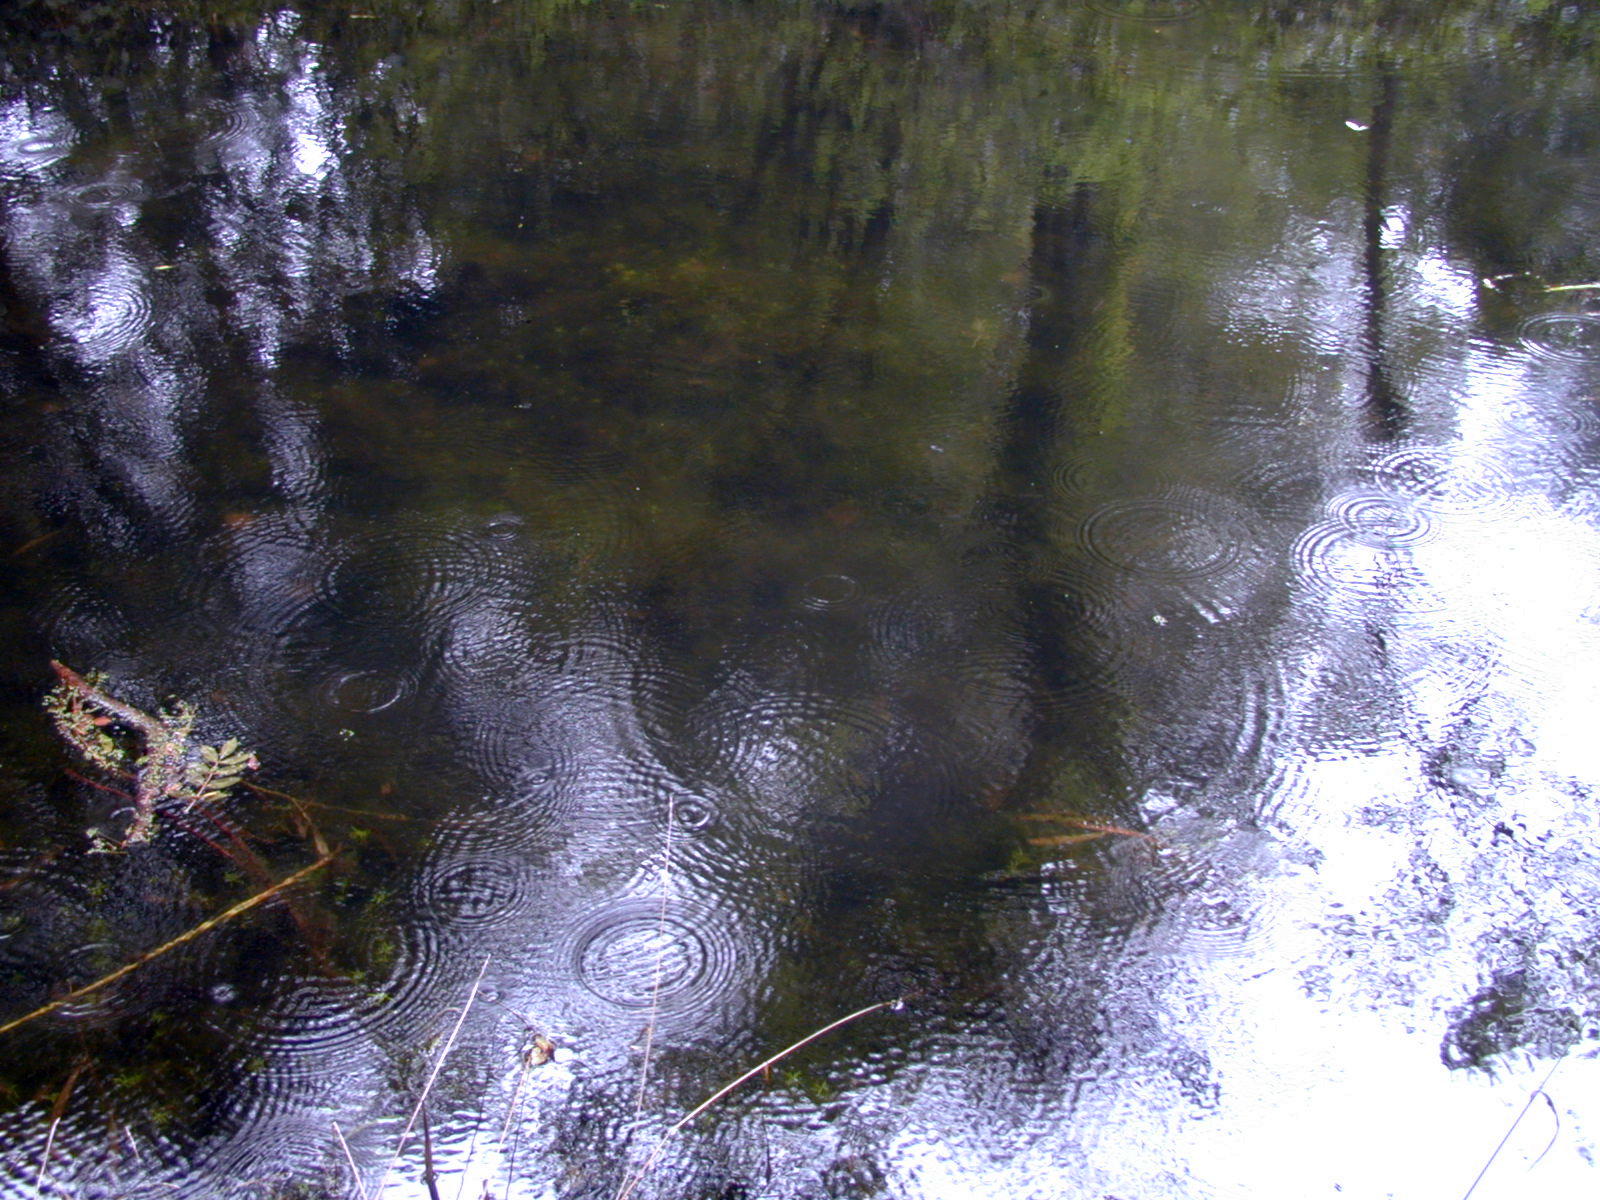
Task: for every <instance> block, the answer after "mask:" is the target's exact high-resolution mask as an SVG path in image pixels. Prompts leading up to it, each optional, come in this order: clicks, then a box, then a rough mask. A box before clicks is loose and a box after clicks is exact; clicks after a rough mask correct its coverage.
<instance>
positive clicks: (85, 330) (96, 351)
mask: <svg viewBox="0 0 1600 1200" xmlns="http://www.w3.org/2000/svg"><path fill="white" fill-rule="evenodd" d="M53 315H54V319H55V321H56V322H57V324H58V326H59V327H60V328H61V329H62V330H63V331H64V332H65V333H66V334H67V336H68V337H70V338H71V339H72V340H73V341H74V342H76V343H77V344H78V346H79V347H80V348H81V349H82V350H83V351H85V352H86V353H89V354H92V355H93V356H94V357H96V358H106V357H109V356H111V355H113V354H117V353H119V352H121V351H123V350H126V349H128V348H129V347H131V346H134V345H137V344H138V343H139V342H140V341H142V340H143V339H144V337H145V335H146V334H147V333H148V332H149V330H150V326H151V324H152V322H153V320H154V307H153V306H152V304H151V301H150V293H149V291H148V290H147V289H146V288H144V287H143V286H142V285H141V284H140V283H139V281H138V280H137V279H135V278H132V277H131V276H130V275H129V274H128V273H126V272H125V271H118V272H108V274H107V275H106V276H102V277H100V278H97V279H95V280H94V281H93V282H91V283H90V284H89V285H88V286H87V287H85V288H83V289H82V290H81V291H79V292H77V293H76V294H75V295H74V298H73V300H72V301H71V302H70V303H68V304H67V305H64V306H63V307H62V308H61V309H60V310H59V311H58V312H56V313H55V314H53Z"/></svg>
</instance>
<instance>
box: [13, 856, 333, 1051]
mask: <svg viewBox="0 0 1600 1200" xmlns="http://www.w3.org/2000/svg"><path fill="white" fill-rule="evenodd" d="M333 859H334V856H333V855H331V854H329V855H325V856H324V857H322V858H319V859H318V860H317V861H316V862H314V863H312V864H311V865H310V866H309V867H301V868H300V870H298V871H296V872H295V873H294V874H293V875H291V876H289V877H288V878H287V879H284V880H282V881H280V882H278V883H275V884H273V885H272V886H271V887H269V888H268V889H267V890H266V891H264V892H257V893H256V894H255V895H254V896H251V897H250V898H249V899H248V900H241V901H239V903H237V904H235V905H234V906H233V907H232V908H229V909H227V910H225V911H223V912H220V913H218V914H217V915H216V916H214V917H209V918H207V919H206V920H204V921H201V922H200V924H198V925H196V926H195V927H194V928H193V929H190V930H188V931H187V932H185V933H180V934H179V935H178V936H177V937H175V938H173V939H172V940H171V941H170V942H165V943H163V944H162V945H160V946H157V947H156V948H155V949H154V950H151V951H149V952H148V953H146V954H141V955H140V956H139V957H138V958H136V959H134V960H133V961H132V962H130V963H127V964H125V965H124V966H120V967H118V968H117V969H116V970H115V971H113V972H111V974H109V975H104V976H101V977H100V978H99V979H96V980H95V981H94V982H93V983H86V984H84V985H83V986H82V987H81V988H74V989H73V990H72V991H70V992H68V993H67V994H66V995H65V996H58V997H57V998H56V999H54V1000H52V1001H50V1003H49V1004H45V1005H42V1006H41V1007H39V1008H36V1009H34V1010H33V1011H32V1012H31V1013H26V1014H24V1015H23V1016H20V1017H17V1018H15V1019H14V1020H10V1021H7V1022H6V1023H5V1024H4V1025H0V1034H4V1033H10V1032H11V1031H12V1030H13V1029H17V1028H19V1027H20V1026H23V1025H26V1024H27V1023H28V1022H29V1021H36V1020H38V1019H39V1018H40V1017H43V1016H48V1015H49V1014H50V1013H53V1012H55V1011H56V1010H57V1009H58V1008H61V1007H62V1006H63V1005H66V1004H71V1003H72V1002H73V1001H74V1000H81V999H82V998H83V997H85V996H88V995H91V994H93V993H94V992H98V991H99V990H100V989H101V988H103V987H105V986H106V985H107V984H112V983H115V982H116V981H117V980H119V979H121V978H122V977H123V976H124V975H130V974H132V973H133V972H134V971H137V970H138V969H139V968H140V967H142V966H144V965H145V964H146V963H148V962H152V961H154V960H155V959H158V958H160V957H161V956H162V955H163V954H165V953H167V951H169V950H175V949H177V948H178V947H179V946H181V945H183V944H184V943H185V942H190V941H193V940H194V939H195V938H197V937H199V936H200V935H201V934H202V933H209V932H210V931H211V930H213V929H215V928H216V927H217V926H218V925H221V924H222V923H223V922H225V921H231V920H233V918H234V917H237V916H239V915H240V914H242V913H247V912H249V911H250V910H251V909H252V908H256V907H258V906H259V905H262V904H265V903H266V902H267V901H268V900H271V899H272V898H273V897H274V896H276V895H278V893H280V892H282V891H284V890H285V889H287V888H291V887H293V886H294V885H295V884H297V883H299V882H300V881H301V880H302V879H304V878H306V876H308V875H310V874H312V873H313V872H316V871H320V870H322V868H323V867H325V866H327V865H328V864H329V863H331V862H332V861H333Z"/></svg>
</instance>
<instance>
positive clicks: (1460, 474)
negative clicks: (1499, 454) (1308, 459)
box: [1370, 446, 1516, 517]
mask: <svg viewBox="0 0 1600 1200" xmlns="http://www.w3.org/2000/svg"><path fill="white" fill-rule="evenodd" d="M1370 474H1371V477H1372V479H1373V480H1374V482H1376V483H1377V485H1378V486H1379V487H1380V488H1382V489H1384V490H1385V491H1388V492H1393V493H1398V494H1399V495H1401V496H1404V497H1407V498H1408V499H1410V500H1411V501H1412V502H1413V503H1415V504H1416V505H1417V506H1418V507H1419V508H1422V509H1425V510H1427V511H1428V512H1431V513H1434V514H1436V515H1439V516H1478V517H1492V516H1496V515H1499V514H1500V513H1501V512H1502V511H1503V510H1504V509H1505V508H1506V507H1507V505H1509V504H1510V502H1511V498H1512V496H1513V494H1514V493H1515V491H1516V483H1515V481H1514V480H1513V479H1512V478H1511V476H1510V475H1509V474H1507V472H1506V471H1505V470H1504V469H1503V468H1502V467H1500V466H1499V465H1498V464H1496V463H1494V462H1491V461H1489V460H1487V459H1484V458H1481V457H1478V456H1477V455H1474V454H1473V453H1471V452H1470V451H1467V450H1465V449H1460V448H1456V447H1451V446H1415V447H1408V448H1406V449H1402V450H1396V451H1395V452H1394V453H1392V454H1387V455H1384V456H1383V457H1382V458H1380V459H1378V461H1377V462H1376V463H1374V464H1373V465H1372V468H1371V471H1370Z"/></svg>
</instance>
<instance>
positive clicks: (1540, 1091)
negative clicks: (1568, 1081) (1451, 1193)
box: [1461, 1054, 1567, 1200]
mask: <svg viewBox="0 0 1600 1200" xmlns="http://www.w3.org/2000/svg"><path fill="white" fill-rule="evenodd" d="M1566 1060H1567V1056H1566V1055H1565V1054H1563V1055H1562V1056H1561V1057H1560V1058H1558V1059H1556V1061H1555V1062H1553V1063H1551V1064H1550V1069H1549V1070H1548V1071H1546V1072H1545V1073H1544V1078H1543V1079H1541V1080H1540V1081H1539V1086H1538V1087H1536V1088H1534V1089H1533V1092H1532V1093H1531V1094H1530V1095H1529V1096H1528V1102H1527V1103H1526V1104H1524V1105H1523V1106H1522V1111H1521V1112H1519V1113H1518V1114H1517V1119H1516V1120H1514V1121H1512V1122H1511V1128H1510V1129H1507V1130H1506V1134H1505V1136H1504V1137H1503V1138H1501V1139H1500V1144H1499V1145H1497V1146H1496V1147H1495V1148H1494V1151H1493V1153H1491V1154H1490V1155H1489V1160H1488V1161H1487V1162H1485V1163H1484V1164H1483V1167H1482V1168H1481V1169H1480V1170H1479V1171H1478V1173H1477V1175H1476V1176H1474V1177H1473V1180H1472V1185H1471V1186H1470V1187H1469V1188H1467V1190H1466V1192H1465V1193H1463V1195H1462V1197H1461V1200H1472V1193H1473V1192H1475V1191H1477V1190H1478V1185H1479V1184H1480V1183H1482V1182H1483V1177H1484V1176H1485V1175H1487V1174H1488V1173H1489V1168H1490V1167H1492V1166H1494V1160H1495V1159H1497V1158H1499V1157H1500V1151H1502V1150H1504V1149H1505V1148H1506V1143H1507V1142H1509V1141H1510V1140H1511V1135H1512V1134H1513V1133H1515V1132H1516V1131H1517V1126H1518V1125H1521V1124H1522V1118H1523V1117H1525V1116H1527V1115H1528V1110H1529V1109H1530V1108H1532V1107H1533V1102H1534V1101H1535V1100H1537V1099H1538V1098H1539V1097H1540V1096H1544V1097H1545V1098H1546V1099H1547V1100H1548V1099H1549V1095H1548V1094H1547V1093H1546V1092H1545V1088H1547V1087H1549V1086H1550V1078H1551V1076H1553V1075H1554V1074H1555V1073H1556V1068H1557V1067H1559V1066H1560V1065H1561V1064H1562V1063H1564V1062H1565V1061H1566ZM1551 1107H1552V1108H1554V1107H1555V1106H1554V1104H1552V1105H1551ZM1556 1120H1557V1122H1559V1121H1560V1120H1561V1118H1560V1117H1557V1118H1556ZM1549 1152H1550V1148H1549V1147H1548V1146H1546V1147H1545V1154H1548V1153H1549ZM1539 1157H1540V1158H1543V1157H1544V1154H1541V1155H1540V1156H1539Z"/></svg>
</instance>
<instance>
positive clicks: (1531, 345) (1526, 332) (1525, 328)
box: [1520, 313, 1600, 363]
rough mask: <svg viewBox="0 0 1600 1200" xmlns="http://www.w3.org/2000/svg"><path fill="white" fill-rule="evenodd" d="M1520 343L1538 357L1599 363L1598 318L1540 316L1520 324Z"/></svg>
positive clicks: (1557, 315)
mask: <svg viewBox="0 0 1600 1200" xmlns="http://www.w3.org/2000/svg"><path fill="white" fill-rule="evenodd" d="M1520 336H1521V339H1522V344H1523V345H1524V346H1526V347H1527V348H1528V349H1529V350H1530V351H1532V352H1533V353H1534V354H1536V355H1538V356H1539V357H1540V358H1550V359H1558V360H1560V361H1562V362H1579V363H1592V362H1600V315H1597V314H1594V313H1540V314H1539V315H1538V316H1534V317H1529V318H1528V319H1527V320H1526V321H1524V322H1523V323H1522V329H1521V332H1520Z"/></svg>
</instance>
